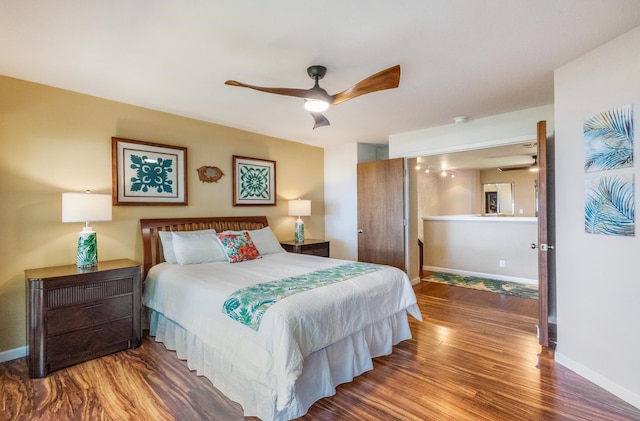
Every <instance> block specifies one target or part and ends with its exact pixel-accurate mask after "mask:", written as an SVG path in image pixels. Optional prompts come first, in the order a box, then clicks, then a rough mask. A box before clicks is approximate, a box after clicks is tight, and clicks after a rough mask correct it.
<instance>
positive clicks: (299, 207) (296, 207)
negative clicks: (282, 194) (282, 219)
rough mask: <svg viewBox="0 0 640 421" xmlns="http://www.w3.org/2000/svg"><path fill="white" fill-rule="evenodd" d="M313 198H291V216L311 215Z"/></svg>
mask: <svg viewBox="0 0 640 421" xmlns="http://www.w3.org/2000/svg"><path fill="white" fill-rule="evenodd" d="M310 215H311V200H301V199H298V200H289V216H310Z"/></svg>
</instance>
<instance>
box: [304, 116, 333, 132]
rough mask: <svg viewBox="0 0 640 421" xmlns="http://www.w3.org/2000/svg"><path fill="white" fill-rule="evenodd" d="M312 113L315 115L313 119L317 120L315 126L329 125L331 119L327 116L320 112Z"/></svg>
mask: <svg viewBox="0 0 640 421" xmlns="http://www.w3.org/2000/svg"><path fill="white" fill-rule="evenodd" d="M309 114H311V117H313V120H314V121H315V122H316V124H314V125H313V128H314V129H315V128H317V127H322V126H329V125H330V123H329V120H327V117H325V116H323V115H322V114H320V113H309Z"/></svg>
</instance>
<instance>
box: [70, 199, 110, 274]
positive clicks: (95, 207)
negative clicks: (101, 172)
mask: <svg viewBox="0 0 640 421" xmlns="http://www.w3.org/2000/svg"><path fill="white" fill-rule="evenodd" d="M91 221H93V222H98V221H111V195H110V194H94V193H91V192H90V191H89V190H87V191H86V192H84V193H62V222H84V223H85V226H84V228H83V229H82V231H80V232H79V233H78V253H77V266H78V267H79V268H82V269H89V268H92V267H95V266H97V265H98V238H97V234H96V232H95V231H93V228H91Z"/></svg>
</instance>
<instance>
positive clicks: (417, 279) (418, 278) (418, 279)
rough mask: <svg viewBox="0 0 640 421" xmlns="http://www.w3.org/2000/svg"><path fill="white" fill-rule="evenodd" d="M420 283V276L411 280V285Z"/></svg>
mask: <svg viewBox="0 0 640 421" xmlns="http://www.w3.org/2000/svg"><path fill="white" fill-rule="evenodd" d="M419 283H420V277H419V276H418V277H417V278H413V279H412V280H411V286H416V285H418V284H419Z"/></svg>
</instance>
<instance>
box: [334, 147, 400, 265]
mask: <svg viewBox="0 0 640 421" xmlns="http://www.w3.org/2000/svg"><path fill="white" fill-rule="evenodd" d="M388 158H389V152H388V148H387V146H386V145H379V144H366V143H350V144H346V145H337V146H330V147H327V148H325V149H324V183H325V184H324V185H325V187H324V212H325V231H324V232H325V239H327V240H329V241H330V246H329V247H330V254H331V257H334V258H336V259H348V260H358V200H357V198H358V171H357V165H358V164H359V163H362V162H370V161H377V160H381V159H388Z"/></svg>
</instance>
